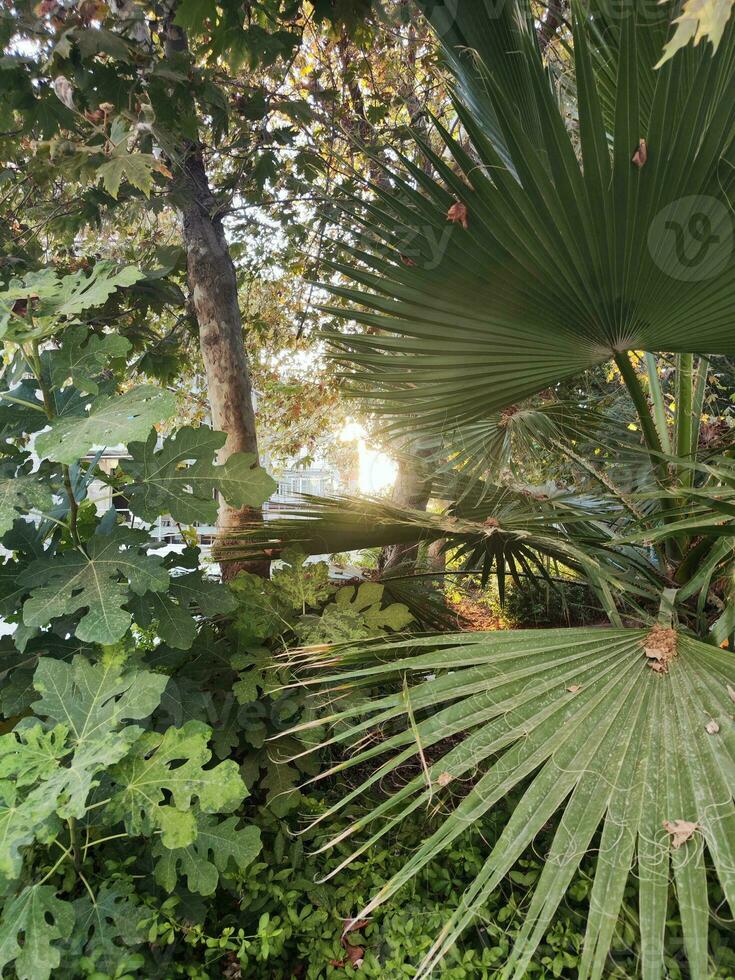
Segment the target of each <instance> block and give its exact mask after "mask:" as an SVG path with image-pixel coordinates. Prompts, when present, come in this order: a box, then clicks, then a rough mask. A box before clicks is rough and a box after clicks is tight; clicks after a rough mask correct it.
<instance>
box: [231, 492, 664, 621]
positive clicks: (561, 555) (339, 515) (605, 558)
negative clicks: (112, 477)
mask: <svg viewBox="0 0 735 980" xmlns="http://www.w3.org/2000/svg"><path fill="white" fill-rule="evenodd" d="M436 489H437V493H438V495H439V496H440V497H442V496H443V495H444V494H445V493H446V495H447V496H449V495H450V494H451V490H452V487H451V481H450V482H449V483H448V484H447V485H446V486H444V485H443V484H442V483H441V482H439V483H438V484H437V487H436ZM550 493H551V491H548V490H547V491H543V490H542V491H538V490H533V489H532V488H526V489H513V488H511V487H498V486H495V487H489V488H488V487H485V486H483V485H476V486H475V487H474V488H470V489H469V491H468V492H466V493H465V494H463V496H462V499H461V500H460V501H458V502H457V503H455V504H453V505H451V506H450V508H449V509H447V510H446V511H444V512H443V513H431V512H427V511H419V510H412V509H410V508H406V507H400V506H398V505H397V504H394V503H390V502H387V501H384V500H381V499H379V498H376V499H370V498H365V497H360V498H356V499H353V498H346V497H342V498H339V497H335V498H320V497H310V496H303V497H302V498H301V500H300V501H296V502H295V503H294V504H292V505H291V506H290V509H288V510H283V511H282V512H281V516H279V517H278V518H276V519H274V520H271V521H267V522H265V523H253V524H252V525H251V527H249V528H247V529H246V530H244V531H243V532H242V533H241V534H238V535H237V536H234V535H233V536H230V539H228V541H227V542H226V543H223V544H220V545H218V547H217V549H216V553H215V557H216V559H217V560H219V561H227V560H234V561H243V560H245V561H248V560H253V559H256V558H262V557H263V556H265V557H267V558H270V559H275V558H278V557H279V556H280V555H281V554H282V552H283V551H284V550H285V549H286V548H290V547H295V548H298V549H299V550H301V551H303V552H305V553H306V554H309V555H324V554H332V553H335V552H344V551H357V550H362V549H366V548H379V547H383V546H385V545H388V544H420V543H431V542H433V541H443V542H444V545H443V548H444V550H445V551H447V552H451V553H452V554H453V556H454V558H455V559H457V560H459V561H460V562H463V564H464V567H465V568H466V569H467V570H472V571H477V572H479V573H481V575H482V581H483V584H484V583H485V582H487V580H488V578H489V576H490V575H491V574H494V575H495V576H496V577H497V579H498V587H499V591H500V596H501V601H502V599H503V593H504V582H505V579H506V576H508V577H510V578H512V579H513V581H514V582H515V584H516V585H517V586H519V587H520V588H524V583H525V585H527V584H528V582H529V581H530V582H533V581H534V580H536V581H546V582H550V576H549V573H548V571H547V567H546V564H545V562H546V561H551V562H553V563H556V564H557V565H559V566H561V567H562V568H564V569H567V570H570V571H572V572H576V573H578V574H579V575H581V576H582V577H584V578H585V579H586V580H588V581H589V582H590V583H591V584H592V585H593V586H594V587H596V588H598V589H599V588H600V587H602V588H607V589H608V590H609V589H612V590H614V591H616V592H618V593H619V594H621V595H622V594H626V595H628V597H629V599H631V600H632V597H641V598H644V599H648V600H651V599H654V598H655V597H656V596H657V595H658V593H659V591H660V588H661V586H662V584H663V582H664V580H663V579H662V578H661V575H660V572H659V571H658V569H657V568H656V566H655V564H653V563H652V562H651V561H649V560H648V559H647V557H646V556H645V555H641V554H640V553H638V552H636V551H633V550H631V549H628V548H625V547H623V548H617V549H616V548H614V547H613V543H614V539H613V534H612V532H611V531H610V530H608V529H607V528H606V526H605V524H604V522H603V518H604V517H609V515H610V513H611V512H612V513H613V514H615V513H616V511H615V508H616V507H617V502H615V501H614V502H613V504H612V510H611V509H610V508H606V507H605V504H604V502H599V501H595V500H593V499H585V498H578V497H574V496H571V495H568V494H564V493H561V492H556V493H555V495H553V496H552V495H550ZM605 605H606V608H607V607H608V606H609V603H608V602H607V601H605ZM610 612H611V614H612V615H613V616H614V615H615V606H614V604H613V605H612V608H611V609H610Z"/></svg>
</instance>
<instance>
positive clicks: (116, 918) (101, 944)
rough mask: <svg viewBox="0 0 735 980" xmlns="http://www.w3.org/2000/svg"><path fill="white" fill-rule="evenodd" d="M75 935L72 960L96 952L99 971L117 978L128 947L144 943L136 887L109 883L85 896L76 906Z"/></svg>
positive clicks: (104, 883) (70, 954) (123, 883)
mask: <svg viewBox="0 0 735 980" xmlns="http://www.w3.org/2000/svg"><path fill="white" fill-rule="evenodd" d="M73 904H74V915H75V923H74V932H73V934H72V937H71V948H70V949H69V953H68V955H69V957H70V958H74V959H77V960H78V958H79V957H81V956H83V955H85V954H87V955H89V953H91V952H93V953H94V956H95V960H94V962H95V967H96V969H97V971H98V972H104V973H106V974H110V975H111V976H114V975H115V971H116V969H117V966H118V964H119V961H120V957H121V956H124V955H125V952H126V947H127V948H128V949H129V948H130V947H131V946H136V945H138V944H139V943H141V942H143V940H144V938H145V937H144V935H143V932H142V930H141V927H140V921H141V918H142V914H141V907H140V904H139V902H138V900H137V898H136V897H135V894H134V892H133V890H132V887H131V886H130V885H129V884H127V883H125V882H123V881H105V882H103V884H102V886H101V887H100V890H99V891H98V892H97V894H96V895H95V896H94V900H93V899H92V896H91V895H88V894H86V893H85V894H84V895H83V896H82V897H81V898H78V899H77V900H76V901H75V902H74V903H73Z"/></svg>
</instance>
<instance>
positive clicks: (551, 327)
mask: <svg viewBox="0 0 735 980" xmlns="http://www.w3.org/2000/svg"><path fill="white" fill-rule="evenodd" d="M430 6H431V9H432V17H433V18H436V17H437V16H439V11H440V8H441V7H443V6H445V5H442V4H432V5H430ZM446 7H447V9H449V7H450V5H449V4H446ZM495 7H497V5H495ZM451 8H452V9H454V10H456V18H455V27H454V28H453V30H452V31H450V32H449V33H448V34H447V35H446V37H445V38H444V41H445V48H446V50H447V57H448V59H449V60H450V63H451V66H452V69H453V71H454V72H455V74H456V76H457V89H456V97H457V98H456V107H457V113H458V116H459V119H460V120H461V122H462V124H463V126H464V129H465V131H466V133H467V135H468V137H469V139H470V141H471V150H470V151H469V152H468V151H467V150H466V149H465V147H464V145H463V143H462V142H461V141H460V139H459V138H457V137H454V136H452V135H450V133H449V132H448V131H446V130H445V129H444V128H443V127H442V126H441V125H439V124H438V123H437V133H438V134H439V136H440V137H441V138H442V140H443V142H444V146H445V155H440V154H438V153H437V152H435V151H434V150H433V149H432V148H431V147H430V146H429V145H428V144H426V143H422V148H423V149H424V152H425V154H426V156H427V158H428V159H429V160H430V161H431V164H432V166H433V168H434V172H435V173H436V174H437V177H436V178H434V177H430V176H427V174H426V173H424V172H423V171H422V170H421V169H420V168H419V167H417V166H415V165H414V164H413V163H412V162H411V161H409V160H407V159H406V160H404V162H403V167H404V175H403V176H398V175H396V176H394V186H395V192H391V191H390V190H386V189H385V188H377V187H376V188H374V191H375V200H374V202H373V203H371V204H368V205H367V206H366V207H365V208H364V209H362V210H361V208H360V207H358V206H357V205H356V206H355V207H354V208H352V209H351V211H350V212H349V214H348V218H347V219H346V225H345V229H344V233H343V235H342V236H341V245H342V247H343V250H344V253H345V255H346V256H347V257H348V258H349V260H350V261H349V263H344V262H341V261H339V262H335V263H334V265H333V268H334V270H335V271H336V273H337V274H338V275H340V276H342V277H343V278H344V280H346V281H347V280H349V281H351V283H352V285H347V284H345V285H340V284H337V285H333V286H332V287H331V288H332V292H333V293H334V294H335V295H336V296H337V297H339V298H341V299H342V300H343V301H345V303H344V305H338V306H335V307H332V308H330V311H331V312H332V313H334V314H335V315H336V316H338V317H341V318H343V319H348V320H352V321H355V322H357V323H358V324H360V325H362V326H363V327H366V328H367V329H366V330H364V331H363V332H361V333H337V332H332V333H331V334H330V335H329V337H330V341H331V343H332V345H333V348H334V351H335V356H337V357H338V358H339V359H340V360H342V362H343V363H344V364H345V366H346V368H347V372H348V377H349V378H350V380H351V382H352V391H353V393H354V394H355V395H356V396H358V397H362V398H367V399H369V400H370V402H371V404H372V405H373V406H374V407H375V409H376V411H379V412H382V413H387V414H388V415H390V416H392V417H395V418H397V419H399V420H400V419H404V420H407V423H408V424H409V425H410V426H413V427H415V426H416V425H417V424H418V425H419V426H420V427H421V428H422V429H425V430H430V429H433V430H443V429H447V428H455V427H456V426H458V425H465V424H468V423H473V422H477V421H480V420H482V419H486V418H487V417H488V416H489V415H490V414H491V413H492V412H494V411H501V410H503V409H504V408H507V406H509V405H513V404H518V403H519V402H521V401H523V399H525V398H527V397H529V396H531V395H533V394H534V393H536V392H539V391H541V390H543V389H545V388H547V387H548V386H550V385H553V384H555V383H556V382H558V381H560V380H562V379H565V378H569V377H571V376H573V375H578V374H580V373H581V372H583V371H585V370H586V369H588V368H591V367H593V366H594V365H597V364H600V363H603V362H604V361H606V360H608V359H610V358H613V357H616V356H619V355H620V354H621V352H624V351H631V350H652V351H660V350H667V351H689V350H690V349H691V347H692V346H693V344H694V343H695V338H696V346H697V347H698V348H699V349H701V350H705V351H707V352H712V353H717V352H722V353H730V352H733V351H735V331H733V328H732V324H733V318H732V317H733V314H732V310H733V308H735V275H733V272H734V271H735V269H734V265H735V259H734V258H733V254H732V249H731V248H726V246H727V243H728V242H730V243H731V238H732V219H731V216H730V209H729V205H728V203H727V202H728V195H729V194H730V192H731V190H732V189H733V182H734V181H735V168H733V166H732V164H733V163H734V162H735V159H734V155H735V151H734V148H733V135H734V133H735V103H733V100H732V98H731V95H730V92H731V90H732V84H733V72H734V71H735V58H734V57H733V56H734V54H735V29H733V25H732V24H730V25H728V27H727V29H726V31H725V36H724V37H723V40H722V43H721V44H720V46H719V48H718V50H717V53H716V54H715V55H714V56H710V54H709V53H708V52H707V51H705V50H704V47H703V46H700V47H698V48H693V47H689V48H687V49H686V50H683V51H681V52H679V53H678V54H677V55H676V57H675V58H674V59H671V60H670V61H669V62H667V63H666V64H665V65H664V66H663V67H662V68H660V69H658V70H657V71H654V69H653V64H654V62H653V61H652V60H651V59H653V58H654V52H660V46H659V42H660V39H661V36H662V28H661V24H660V23H658V22H657V23H650V22H649V21H648V20H647V18H646V11H644V5H643V4H642V3H640V4H638V3H636V4H634V5H633V7H632V9H629V8H626V10H625V11H624V12H622V14H621V18H620V21H619V23H618V24H617V25H616V26H615V29H614V30H612V29H610V30H607V31H603V32H602V33H601V32H600V29H599V28H600V24H599V23H598V22H597V21H595V19H594V18H592V17H590V16H583V15H582V14H581V13H580V12H579V11H578V12H577V14H576V16H575V18H574V24H573V50H574V58H575V78H576V90H577V99H578V108H579V145H580V147H581V158H578V156H577V154H576V135H575V136H573V135H572V134H571V133H570V132H569V131H568V129H567V125H566V120H565V119H564V117H563V115H562V113H561V112H560V108H559V104H558V100H557V96H556V93H555V91H554V90H553V86H552V85H551V83H550V79H549V75H548V73H547V71H546V69H545V67H544V64H543V61H542V59H541V56H540V54H539V52H538V48H537V46H536V43H535V39H534V36H533V32H532V31H531V30H530V29H529V27H528V21H529V13H528V11H529V6H528V4H527V3H526V2H524V0H513V2H510V3H507V4H503V5H501V8H500V9H496V10H495V14H496V16H495V17H494V19H493V20H492V21H490V20H489V18H488V15H487V13H486V12H484V11H483V9H482V5H481V4H477V3H476V2H474V0H472V2H470V0H459V2H458V3H456V4H454V3H453V4H451ZM647 9H648V8H647V7H646V10H647ZM453 45H455V46H454V47H453ZM465 45H466V48H465ZM468 49H469V50H468ZM601 65H604V66H606V70H607V71H608V73H609V72H610V71H614V79H615V82H614V86H612V85H609V86H608V89H609V91H610V92H611V93H612V90H613V88H614V99H615V101H614V107H613V108H614V113H612V119H611V121H610V123H609V124H606V122H605V117H606V115H610V113H607V112H606V111H604V107H603V105H602V100H601V98H600V88H599V80H600V77H601V72H602V68H601ZM609 125H611V126H612V140H610V139H609V136H610V131H609V129H608V126H609ZM692 134H697V138H696V139H695V138H693V137H692ZM641 139H645V140H646V144H647V159H646V161H645V165H643V166H640V167H639V166H635V165H634V164H633V163H632V162H631V158H632V156H633V154H634V152H635V150H636V148H637V147H638V145H639V140H641ZM448 161H449V162H448ZM456 201H460V202H461V203H462V204H464V205H465V206H466V208H467V213H468V227H467V228H466V229H465V228H464V227H462V225H461V224H459V223H456V224H448V223H447V213H448V210H449V208H450V207H451V205H452V204H453V203H455V202H456ZM695 211H696V213H697V214H700V213H701V214H702V215H704V220H705V221H707V222H709V224H708V230H709V232H710V233H711V235H712V236H715V237H717V238H718V239H719V240H720V241H721V242H723V243H724V244H723V249H724V251H722V250H721V251H719V252H717V250H715V252H712V254H711V255H710V256H709V258H707V257H705V259H704V265H703V266H702V268H701V270H700V272H699V273H698V276H699V278H696V277H695V278H693V277H692V276H691V275H689V274H687V273H686V270H683V268H682V265H681V263H680V262H679V261H678V259H677V252H676V236H675V235H674V234H673V233H669V232H668V231H667V223H668V225H669V226H671V227H673V226H677V227H679V228H681V229H682V230H685V229H686V227H687V226H688V223H689V222H690V221H691V220H692V219H693V217H694V215H695ZM407 230H408V231H409V232H411V233H412V234H414V235H415V240H416V242H417V243H418V245H417V256H416V260H415V261H412V262H406V261H405V260H404V259H405V257H402V255H401V250H400V244H399V243H400V242H401V241H405V239H406V233H407ZM366 231H367V232H368V234H365V232H366ZM358 241H359V242H360V244H359V246H358V244H357V243H358ZM437 243H441V247H440V248H438V249H437ZM718 256H719V258H718Z"/></svg>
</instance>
